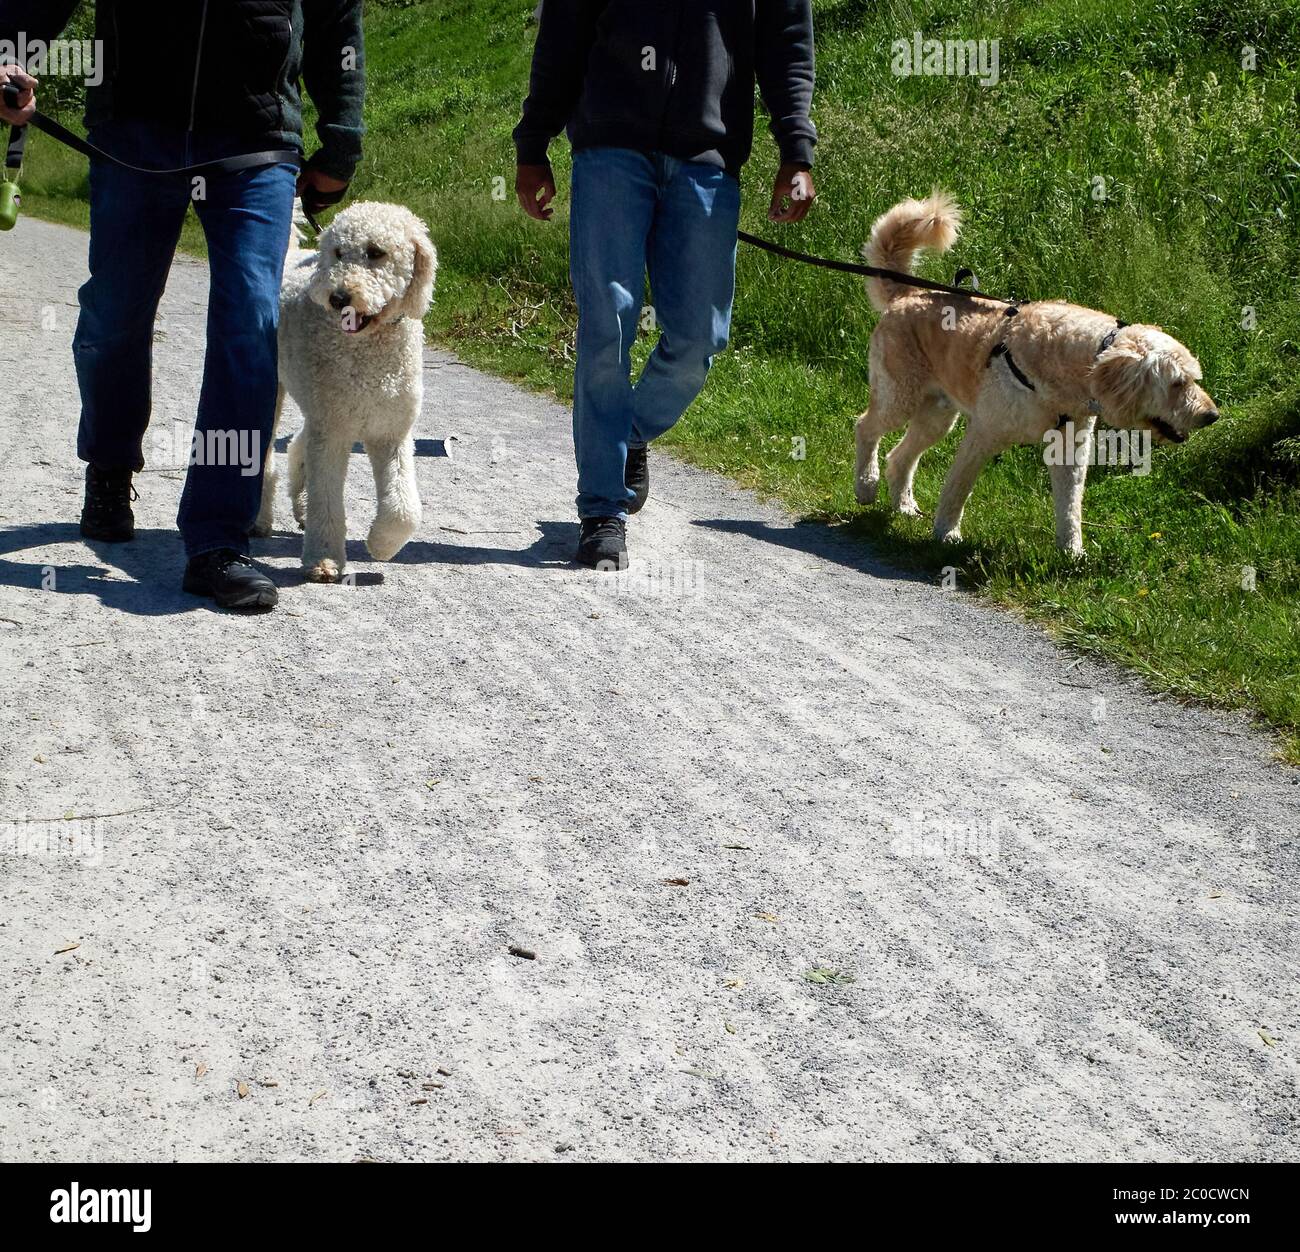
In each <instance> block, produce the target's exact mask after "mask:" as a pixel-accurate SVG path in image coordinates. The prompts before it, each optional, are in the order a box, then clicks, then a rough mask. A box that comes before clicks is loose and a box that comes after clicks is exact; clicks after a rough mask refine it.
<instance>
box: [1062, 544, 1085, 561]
mask: <svg viewBox="0 0 1300 1252" xmlns="http://www.w3.org/2000/svg"><path fill="white" fill-rule="evenodd" d="M1061 555H1062V556H1067V557H1069V558H1070V560H1072V561H1086V560H1087V559H1088V553H1087V552H1086V551H1085V550H1084V546H1083V543H1082V542H1079V543H1070V544H1066V545H1065V546H1064V547H1063V548H1062V549H1061Z"/></svg>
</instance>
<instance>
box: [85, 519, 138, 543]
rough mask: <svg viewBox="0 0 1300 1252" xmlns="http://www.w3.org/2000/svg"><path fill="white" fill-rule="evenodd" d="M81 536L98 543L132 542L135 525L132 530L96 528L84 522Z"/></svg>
mask: <svg viewBox="0 0 1300 1252" xmlns="http://www.w3.org/2000/svg"><path fill="white" fill-rule="evenodd" d="M81 537H82V538H83V539H93V540H95V541H96V542H97V543H130V542H131V540H132V539H134V538H135V527H134V526H132V527H131V529H130V530H96V529H95V528H94V527H93V526H87V525H86V523H85V522H82V523H81Z"/></svg>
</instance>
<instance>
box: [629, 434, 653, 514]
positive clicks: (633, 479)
mask: <svg viewBox="0 0 1300 1252" xmlns="http://www.w3.org/2000/svg"><path fill="white" fill-rule="evenodd" d="M649 451H650V450H649V449H648V448H629V449H628V450H627V464H626V466H625V467H624V469H623V484H624V486H626V487H627V489H628V490H629V491H635V492H636V498H635V499H634V500H632V501H630V502H629V503H628V506H627V511H628V512H629V513H640V512H641V509H642V507H643V506H644V505H645V502H646V497H647V496H648V495H649V494H650V456H649Z"/></svg>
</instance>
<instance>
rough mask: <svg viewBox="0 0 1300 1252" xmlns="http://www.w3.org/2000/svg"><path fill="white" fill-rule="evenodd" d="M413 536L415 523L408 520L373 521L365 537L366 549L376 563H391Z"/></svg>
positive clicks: (377, 519)
mask: <svg viewBox="0 0 1300 1252" xmlns="http://www.w3.org/2000/svg"><path fill="white" fill-rule="evenodd" d="M413 534H415V522H414V521H413V520H411V519H408V518H385V519H383V520H382V521H381V520H380V519H379V518H376V519H375V522H374V525H373V526H371V527H370V533H369V534H368V535H367V536H366V548H367V550H368V551H369V552H370V555H371V556H373V557H374V558H375V560H376V561H391V560H392V559H393V557H395V556H396V555H397V554H398V553H399V552H400V551H401V550H402V549H403V548H404V547H405V546H406V542H407V540H408V539H410V537H411V536H412V535H413Z"/></svg>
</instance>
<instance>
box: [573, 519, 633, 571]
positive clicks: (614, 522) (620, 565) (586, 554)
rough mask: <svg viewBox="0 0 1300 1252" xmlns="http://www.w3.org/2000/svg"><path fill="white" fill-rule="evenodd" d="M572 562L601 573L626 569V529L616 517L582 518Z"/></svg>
mask: <svg viewBox="0 0 1300 1252" xmlns="http://www.w3.org/2000/svg"><path fill="white" fill-rule="evenodd" d="M574 560H576V561H577V562H578V564H579V565H586V566H587V567H588V568H589V569H598V570H600V571H601V572H602V573H613V572H614V571H615V570H620V569H627V527H626V526H625V525H624V523H623V521H622V519H621V518H617V517H584V518H583V519H582V537H581V538H580V539H579V540H578V552H577V555H576V556H575V557H574Z"/></svg>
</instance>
